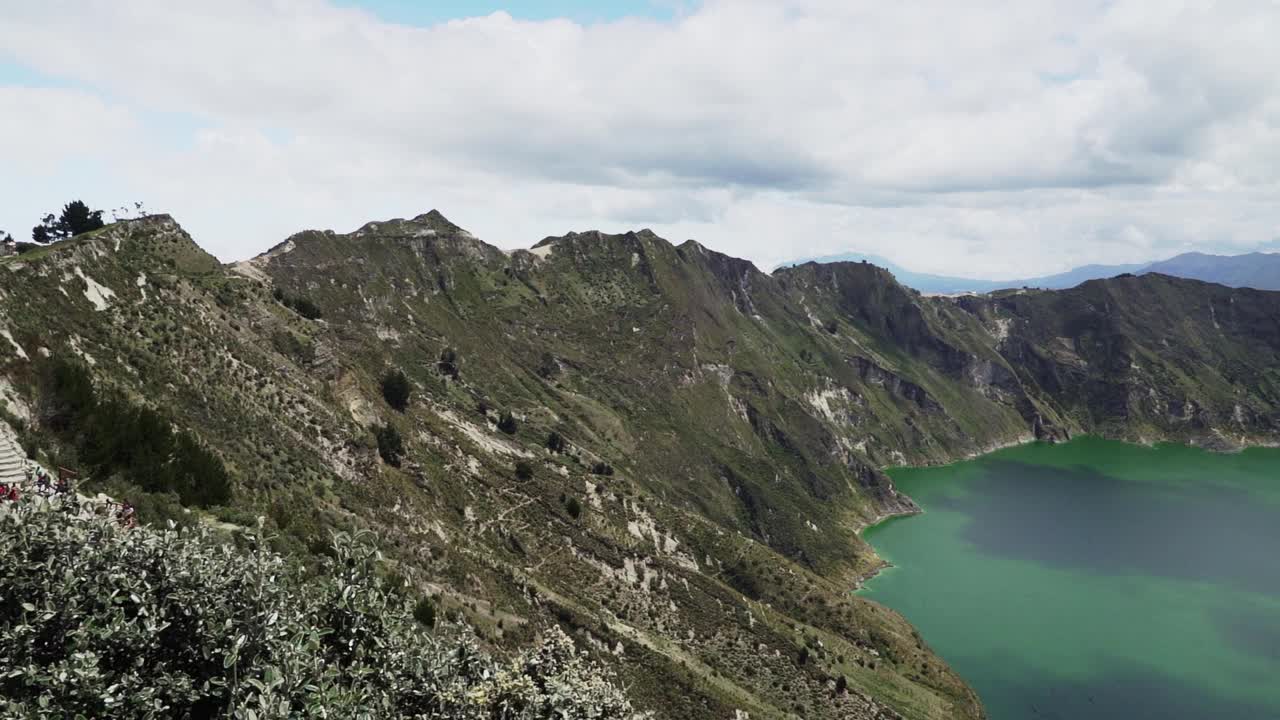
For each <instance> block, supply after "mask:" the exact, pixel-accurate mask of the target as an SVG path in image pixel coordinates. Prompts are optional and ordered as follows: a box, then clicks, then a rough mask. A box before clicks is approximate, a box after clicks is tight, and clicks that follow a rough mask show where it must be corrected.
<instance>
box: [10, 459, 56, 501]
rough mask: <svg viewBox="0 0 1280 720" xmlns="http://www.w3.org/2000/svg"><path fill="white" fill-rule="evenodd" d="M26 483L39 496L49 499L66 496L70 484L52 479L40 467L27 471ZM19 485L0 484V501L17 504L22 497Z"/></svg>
mask: <svg viewBox="0 0 1280 720" xmlns="http://www.w3.org/2000/svg"><path fill="white" fill-rule="evenodd" d="M27 481H28V483H29V484H31V485H34V486H35V491H36V493H37V494H39V495H43V496H44V497H49V496H51V495H66V494H67V493H69V492H71V484H70V483H68V482H67V479H66V478H64V477H58V478H54V477H53V476H52V475H50V474H49V473H47V472H45V469H44V468H42V467H40V466H38V465H37V466H34V467H31V468H28V470H27ZM20 485H21V484H20V483H0V500H6V501H8V502H17V501H18V498H20V497H22V491H21V490H20Z"/></svg>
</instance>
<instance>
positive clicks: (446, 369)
mask: <svg viewBox="0 0 1280 720" xmlns="http://www.w3.org/2000/svg"><path fill="white" fill-rule="evenodd" d="M437 367H439V368H440V372H442V373H444V374H445V375H448V376H449V377H451V378H453V379H454V380H457V379H458V375H459V374H461V373H460V371H459V369H458V351H457V350H454V349H453V348H451V347H447V348H445V349H444V350H442V351H440V362H439V363H437Z"/></svg>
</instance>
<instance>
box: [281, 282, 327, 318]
mask: <svg viewBox="0 0 1280 720" xmlns="http://www.w3.org/2000/svg"><path fill="white" fill-rule="evenodd" d="M273 297H275V299H276V300H277V301H279V302H280V304H281V305H284V306H285V307H287V308H289V309H290V310H292V311H294V312H296V313H298V314H299V315H301V316H302V317H304V318H306V319H308V320H319V319H320V318H322V317H324V313H323V312H321V310H320V306H319V305H316V304H315V302H314V301H313V300H312V299H311V298H309V297H307V296H305V295H293V294H290V293H287V292H285V291H284V290H281V289H280V288H276V289H275V291H274V293H273Z"/></svg>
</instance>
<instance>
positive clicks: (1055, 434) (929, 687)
mask: <svg viewBox="0 0 1280 720" xmlns="http://www.w3.org/2000/svg"><path fill="white" fill-rule="evenodd" d="M0 289H2V290H3V295H2V296H0V308H2V309H3V316H2V317H3V320H2V322H0V326H2V329H3V331H4V333H3V334H5V335H6V337H12V342H10V341H8V340H7V339H6V340H4V341H3V342H0V352H3V353H6V355H5V357H4V365H3V368H2V369H3V374H4V376H5V377H6V378H7V381H6V382H7V383H8V384H9V385H10V386H11V387H10V388H8V389H6V392H5V393H3V394H4V395H6V396H7V397H11V398H14V399H12V400H10V401H9V404H10V408H11V411H12V412H14V413H15V414H18V415H21V414H23V413H28V414H29V415H31V416H33V417H34V418H35V420H36V424H37V425H40V424H41V418H43V417H45V416H46V415H47V413H46V412H45V406H46V405H47V397H46V396H47V394H48V393H47V391H46V390H45V389H44V386H43V384H42V381H41V377H42V373H41V369H40V366H41V364H42V363H43V362H44V361H43V360H42V359H41V358H42V356H44V355H46V354H51V355H54V356H70V357H80V358H83V362H85V363H86V364H89V365H90V366H91V368H92V374H93V376H94V378H95V379H96V380H97V381H98V382H99V383H101V384H102V385H103V386H104V387H113V388H118V389H119V390H121V391H124V392H126V393H127V394H128V395H129V396H130V397H131V398H133V400H134V401H136V402H138V403H142V404H145V405H147V406H151V407H154V408H157V409H158V410H161V411H163V412H164V413H166V414H167V416H169V417H170V418H171V419H172V420H173V422H174V423H175V424H176V425H177V426H179V427H181V428H185V429H188V430H190V431H192V432H194V433H196V434H197V435H198V436H199V437H200V438H201V439H202V440H203V441H204V442H205V443H206V444H207V445H208V446H210V447H211V448H213V449H214V450H215V451H216V452H217V453H218V454H219V456H221V457H222V459H223V460H224V461H225V462H226V463H227V465H228V467H229V468H230V470H231V472H232V474H233V476H234V477H235V480H236V496H235V499H234V500H233V503H232V505H233V507H231V508H227V509H218V508H215V509H212V511H210V512H212V513H213V514H215V515H216V516H217V517H218V518H219V520H220V521H222V522H233V523H234V522H247V521H248V520H247V519H246V518H245V516H246V512H245V511H250V512H263V513H265V514H266V515H267V516H268V518H269V522H270V524H271V525H272V527H273V528H274V529H275V530H276V531H277V532H278V533H279V534H280V538H281V540H280V543H281V545H282V546H283V547H285V548H288V549H293V550H295V551H298V552H302V553H305V552H306V551H307V549H308V548H316V547H322V546H323V545H324V543H323V542H322V541H323V540H324V538H325V536H326V534H327V531H328V530H329V529H330V528H344V529H354V528H362V527H368V528H372V529H375V530H376V531H377V532H379V533H380V534H381V535H382V536H383V538H384V540H385V542H384V544H385V545H386V546H387V547H388V548H389V554H390V556H391V560H392V562H393V563H394V566H395V568H396V571H397V572H400V573H402V574H404V575H405V576H406V577H409V578H410V579H411V580H412V582H413V584H414V585H415V587H416V588H417V589H418V591H419V592H422V593H425V594H429V595H432V596H433V597H435V599H436V602H437V604H438V605H439V606H440V607H441V609H442V610H443V611H444V612H446V613H449V614H453V615H457V616H459V617H462V618H464V619H466V620H467V621H468V622H470V623H471V624H472V625H474V626H475V627H477V628H478V630H479V632H480V633H481V634H482V636H483V637H484V638H486V639H487V640H488V641H489V642H491V643H492V644H494V645H495V646H499V647H510V646H514V645H519V644H524V643H527V642H529V641H530V640H531V639H532V637H533V636H534V635H535V634H536V633H537V632H538V628H539V627H542V626H544V625H545V623H548V622H556V623H558V624H561V625H563V626H565V627H566V628H568V629H570V630H571V631H572V633H573V634H574V636H575V637H576V638H577V639H578V641H579V642H580V643H584V644H586V645H588V646H589V647H592V648H594V649H595V651H596V654H597V657H598V658H600V659H603V660H606V661H608V662H611V663H614V664H616V665H617V666H618V667H619V668H620V670H621V672H622V673H623V678H624V680H625V681H626V682H627V683H628V685H629V690H630V692H631V694H632V696H633V697H634V698H635V699H636V701H637V702H638V704H640V705H641V706H644V707H650V708H653V709H656V710H658V711H660V713H661V714H662V715H664V716H667V717H680V718H686V717H694V718H696V717H728V716H732V715H733V713H734V711H735V710H742V711H745V712H748V713H750V714H751V716H752V717H753V718H771V717H788V716H791V717H795V716H798V717H806V718H813V717H819V718H820V717H894V716H897V715H898V714H901V715H902V716H905V717H916V718H929V717H936V718H942V717H977V716H980V714H981V709H980V707H979V705H978V703H977V700H976V698H974V696H973V694H972V693H971V691H969V690H968V689H967V688H966V687H965V686H964V684H963V682H962V681H961V680H960V679H959V678H957V677H956V676H955V675H954V674H953V673H952V672H951V671H949V670H948V669H947V668H946V666H945V665H944V664H942V663H941V661H940V660H938V658H936V657H935V656H934V655H933V654H932V653H931V651H930V650H929V649H928V648H927V646H925V645H924V643H923V642H922V641H921V640H920V639H919V638H918V636H917V635H915V634H914V632H913V631H912V630H911V628H910V627H909V626H908V625H907V624H906V623H905V622H904V621H903V620H902V619H901V618H900V617H898V616H897V615H896V614H895V613H893V612H891V611H889V610H887V609H885V608H882V607H879V606H876V605H874V604H872V603H869V602H866V601H864V600H862V599H860V598H858V597H855V596H852V595H850V594H849V592H848V588H849V586H850V585H851V584H852V583H853V582H854V581H855V580H856V579H857V578H858V577H859V576H861V575H863V574H865V573H867V572H870V571H872V570H874V569H875V568H876V567H877V566H878V565H879V564H880V561H879V560H878V559H877V558H876V557H875V555H874V553H872V552H871V550H870V549H869V548H868V547H867V546H866V545H865V544H864V543H862V541H861V540H860V539H859V538H858V536H857V530H858V529H859V528H860V527H863V526H864V525H865V524H866V523H868V522H871V521H872V520H874V519H876V518H878V517H881V516H883V515H884V514H886V513H892V512H904V511H910V510H911V509H912V505H911V503H910V500H909V499H907V498H904V497H902V496H900V495H899V494H898V493H896V492H895V491H894V490H893V488H892V486H891V484H890V483H889V481H888V479H887V477H886V476H885V475H884V474H883V473H882V472H881V471H880V468H881V467H884V466H886V465H890V464H902V463H913V464H923V463H940V462H946V461H949V460H952V459H955V458H958V457H963V456H967V455H971V454H974V453H979V452H982V451H984V450H986V449H989V448H992V447H995V446H999V445H1003V444H1008V443H1013V442H1021V441H1026V440H1029V439H1031V438H1033V437H1041V438H1049V439H1052V438H1060V437H1065V436H1067V435H1069V434H1071V433H1076V432H1100V433H1104V434H1109V435H1116V436H1123V437H1132V438H1145V439H1155V438H1172V439H1179V440H1187V441H1194V442H1205V443H1213V444H1216V445H1226V444H1231V443H1239V442H1262V441H1270V440H1274V439H1275V437H1274V436H1275V428H1276V420H1277V405H1276V397H1277V396H1276V394H1275V391H1276V385H1275V371H1274V370H1273V369H1272V368H1274V367H1275V360H1276V349H1275V348H1276V342H1277V337H1280V332H1277V330H1276V328H1275V320H1274V318H1275V317H1277V312H1278V311H1280V295H1273V294H1270V293H1258V292H1253V291H1242V290H1229V289H1226V288H1219V287H1214V286H1207V285H1204V284H1201V283H1194V282H1188V281H1178V280H1174V279H1170V278H1163V277H1158V276H1151V277H1144V278H1120V279H1116V280H1108V281H1101V282H1097V283H1088V284H1086V285H1084V286H1082V287H1080V288H1077V289H1075V290H1072V291H1067V292H1061V293H1053V292H1016V293H1001V294H996V295H993V296H988V297H971V298H961V299H948V298H926V297H922V296H921V295H919V294H918V293H916V292H914V291H912V290H909V289H907V288H904V287H903V286H901V285H899V284H898V283H897V282H896V281H895V280H894V279H893V276H892V275H890V274H889V273H888V272H887V271H884V270H882V269H880V268H876V267H874V266H872V265H864V264H849V263H836V264H830V265H815V264H810V265H805V266H801V267H796V268H790V269H785V270H779V271H777V272H775V273H774V274H773V275H766V274H764V273H761V272H759V271H758V270H756V268H755V267H754V266H752V265H751V264H750V263H748V262H745V261H742V260H738V259H734V258H730V257H727V256H725V255H721V254H718V253H715V252H712V251H710V250H707V249H706V248H703V247H701V246H700V245H698V244H696V243H693V242H689V243H685V244H683V245H680V246H673V245H672V244H670V243H668V242H666V241H665V240H663V239H661V238H659V237H657V236H656V235H654V234H653V233H651V232H648V231H641V232H636V233H627V234H623V235H604V234H600V233H594V232H593V233H575V234H570V235H567V236H564V237H559V238H547V239H546V240H544V241H542V242H541V243H539V244H538V245H537V246H535V247H534V248H533V249H532V250H530V251H515V252H513V253H510V254H508V253H505V252H503V251H501V250H498V249H496V248H493V247H491V246H489V245H486V244H484V243H483V242H480V241H479V240H477V239H476V238H474V237H472V236H471V235H470V234H468V233H467V232H465V231H464V230H462V229H460V228H458V227H457V226H455V225H453V224H452V223H450V222H449V221H448V220H447V219H445V218H444V217H443V216H442V215H440V214H439V213H437V212H434V211H433V212H431V213H427V214H425V215H421V216H419V217H416V218H413V219H410V220H391V221H386V222H378V223H370V224H367V225H365V226H364V227H362V228H361V229H359V230H358V231H356V232H354V233H350V234H345V235H342V234H336V233H333V232H329V231H323V232H321V231H308V232H304V233H299V234H297V235H295V236H293V237H291V238H289V239H288V240H287V241H285V242H284V243H282V244H281V245H279V246H277V247H275V248H273V249H272V250H270V251H268V252H267V253H265V254H263V255H262V256H259V257H257V258H254V259H253V260H249V261H245V262H242V263H237V264H235V265H233V266H227V267H223V266H220V265H218V264H217V263H216V262H215V261H214V260H213V259H212V258H211V257H209V256H208V255H207V254H205V253H203V251H201V250H200V249H199V248H198V247H197V246H196V245H195V244H194V243H193V242H191V240H190V238H189V237H187V236H186V234H185V233H183V232H182V230H181V228H179V227H178V226H177V224H176V223H174V222H173V220H172V219H170V218H167V217H163V216H157V217H151V218H147V219H144V220H140V221H133V222H128V223H121V224H117V225H113V226H110V227H108V228H105V229H104V230H101V231H98V232H96V233H93V234H91V235H89V236H84V237H81V238H77V239H74V240H72V241H68V242H65V243H61V244H59V245H58V246H55V247H52V248H49V249H46V250H41V251H38V253H37V254H35V256H34V257H33V256H22V257H21V258H17V259H15V260H11V261H9V262H8V263H5V264H4V265H3V267H0ZM1170 309H1174V310H1175V312H1170ZM1249 338H1255V339H1254V340H1250V339H1249ZM391 368H398V369H400V370H402V371H403V372H404V373H405V374H406V375H407V376H408V378H409V380H410V384H411V387H412V395H411V398H410V400H409V404H408V407H407V408H406V409H405V411H404V412H397V411H395V410H393V409H392V408H391V407H389V406H388V405H387V404H386V403H385V402H384V400H383V398H382V396H381V394H380V391H379V380H380V378H381V377H382V376H383V375H384V373H385V372H386V371H387V370H388V369H391ZM1207 368H1211V369H1207ZM10 391H11V392H10ZM507 414H509V415H510V416H511V422H503V423H499V419H500V418H502V417H503V416H504V415H507ZM383 424H388V425H390V426H391V427H394V428H396V430H397V431H398V434H399V435H400V436H401V437H402V438H403V441H404V445H405V462H404V463H403V464H402V466H401V467H393V466H391V465H388V464H386V463H384V462H382V461H381V460H380V459H379V454H378V451H377V447H376V442H375V439H374V429H375V428H376V427H379V426H382V425H383ZM501 428H505V431H504V429H501ZM552 433H555V434H556V435H557V436H558V437H559V438H561V439H563V440H564V441H565V447H564V448H563V449H562V450H559V451H553V450H551V449H548V447H547V446H548V445H557V444H556V443H549V442H548V439H549V437H550V436H551V434H552ZM49 452H57V453H61V455H60V456H59V461H60V462H62V461H65V462H64V464H67V463H75V462H76V458H75V457H74V456H69V455H68V451H67V449H66V448H64V447H58V446H57V445H56V444H54V445H53V446H52V447H51V449H50V450H49ZM125 490H128V489H127V488H125ZM575 508H577V509H576V510H575ZM846 686H847V691H846V690H845V688H846Z"/></svg>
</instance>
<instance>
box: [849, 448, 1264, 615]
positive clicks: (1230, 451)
mask: <svg viewBox="0 0 1280 720" xmlns="http://www.w3.org/2000/svg"><path fill="white" fill-rule="evenodd" d="M1089 437H1094V438H1099V439H1102V440H1111V441H1115V442H1122V443H1127V444H1130V445H1135V446H1138V447H1145V448H1156V447H1158V446H1160V445H1178V446H1182V447H1188V448H1195V449H1198V450H1204V451H1205V452H1209V453H1214V454H1221V455H1234V454H1237V453H1242V452H1244V451H1246V450H1250V449H1253V448H1264V449H1273V450H1274V449H1280V439H1264V438H1258V437H1241V438H1239V439H1238V440H1235V441H1231V440H1228V439H1227V438H1225V437H1224V436H1223V435H1222V434H1220V433H1218V434H1215V435H1210V436H1200V437H1183V438H1181V439H1175V438H1172V437H1168V436H1166V437H1161V438H1154V439H1153V438H1149V437H1143V436H1139V437H1137V438H1135V437H1133V436H1121V435H1110V434H1107V433H1097V434H1095V433H1081V434H1079V435H1073V436H1071V437H1070V438H1068V439H1067V440H1065V441H1057V440H1041V439H1040V438H1037V437H1035V436H1034V435H1032V434H1030V433H1026V434H1024V435H1021V436H1019V437H1018V438H1016V439H1013V440H1005V441H997V442H994V443H990V444H989V445H987V446H986V447H984V448H983V449H981V450H977V451H973V452H968V453H965V454H964V455H962V456H958V457H955V458H952V459H948V460H944V461H939V462H929V461H926V462H920V463H909V464H906V465H887V466H885V467H882V468H880V471H881V472H883V473H885V474H886V475H889V470H890V469H893V468H907V469H916V468H944V467H947V466H949V465H957V464H959V463H964V462H970V461H972V460H976V459H978V458H981V457H986V456H987V455H992V454H994V453H998V452H1000V451H1002V450H1008V449H1011V448H1019V447H1025V446H1027V445H1035V444H1036V443H1044V444H1046V445H1064V444H1066V443H1070V442H1072V441H1074V440H1077V439H1081V438H1089ZM890 480H891V481H892V477H891V478H890ZM891 487H892V486H891ZM893 492H894V494H895V495H898V496H900V497H902V498H905V499H906V501H907V503H908V504H909V506H910V507H911V508H913V509H910V510H886V511H885V512H882V513H879V514H878V515H876V516H875V517H873V518H872V519H870V520H868V521H866V522H864V523H862V524H861V525H860V526H859V527H857V528H856V529H855V530H854V533H855V534H856V535H857V536H858V537H859V538H862V536H863V533H865V532H866V531H867V530H870V529H872V528H874V527H876V526H878V525H880V524H882V523H885V522H888V521H889V520H894V519H897V518H909V517H914V516H916V515H923V514H924V512H925V511H924V509H923V508H921V507H920V505H919V504H918V503H917V502H916V501H915V499H914V498H912V497H911V496H909V495H907V494H905V493H902V492H899V491H898V489H897V488H896V487H893ZM864 541H865V538H864ZM867 545H868V547H871V550H872V552H873V553H875V557H876V560H877V562H878V563H879V564H877V565H876V566H875V567H873V568H872V569H870V570H867V571H865V572H861V573H858V574H857V575H855V576H854V578H853V583H852V584H853V591H854V592H857V591H859V590H861V589H863V587H864V586H865V585H866V584H867V583H868V582H870V581H871V580H873V579H875V577H876V576H877V575H879V574H880V573H881V572H883V571H885V570H888V569H889V568H892V567H894V565H893V563H891V562H888V561H887V560H885V559H883V558H881V557H880V554H879V553H878V552H876V550H875V546H874V545H871V543H870V542H867Z"/></svg>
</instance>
